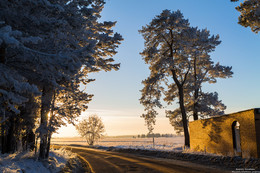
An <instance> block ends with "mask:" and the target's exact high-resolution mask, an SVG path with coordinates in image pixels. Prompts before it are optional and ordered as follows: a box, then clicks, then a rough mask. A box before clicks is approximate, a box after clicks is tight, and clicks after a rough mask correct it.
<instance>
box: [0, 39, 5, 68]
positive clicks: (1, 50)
mask: <svg viewBox="0 0 260 173" xmlns="http://www.w3.org/2000/svg"><path fill="white" fill-rule="evenodd" d="M5 54H6V48H5V46H4V45H3V44H2V45H1V47H0V63H2V64H5V61H6V59H5Z"/></svg>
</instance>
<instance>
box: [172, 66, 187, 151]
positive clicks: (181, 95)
mask: <svg viewBox="0 0 260 173" xmlns="http://www.w3.org/2000/svg"><path fill="white" fill-rule="evenodd" d="M188 73H189V70H188V71H187V73H186V75H185V77H184V80H183V81H182V83H180V81H179V80H178V79H177V75H176V72H175V70H174V69H173V70H172V77H173V80H174V82H175V84H176V85H177V87H178V94H179V104H180V110H181V116H182V125H183V132H184V145H185V146H186V147H190V134H189V129H188V120H187V114H186V110H185V106H184V90H183V87H184V83H185V80H186V77H187V74H188Z"/></svg>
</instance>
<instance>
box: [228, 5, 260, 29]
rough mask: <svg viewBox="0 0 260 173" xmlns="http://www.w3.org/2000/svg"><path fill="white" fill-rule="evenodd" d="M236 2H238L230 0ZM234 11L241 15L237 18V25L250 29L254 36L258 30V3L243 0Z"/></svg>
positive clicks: (259, 20)
mask: <svg viewBox="0 0 260 173" xmlns="http://www.w3.org/2000/svg"><path fill="white" fill-rule="evenodd" d="M231 1H232V2H236V1H239V0H231ZM236 10H237V11H239V12H240V13H241V15H240V16H239V18H238V24H240V25H242V26H244V27H250V28H251V30H252V31H253V32H255V33H256V34H257V33H258V32H259V30H260V1H259V0H245V1H244V2H243V3H240V5H239V6H237V7H236Z"/></svg>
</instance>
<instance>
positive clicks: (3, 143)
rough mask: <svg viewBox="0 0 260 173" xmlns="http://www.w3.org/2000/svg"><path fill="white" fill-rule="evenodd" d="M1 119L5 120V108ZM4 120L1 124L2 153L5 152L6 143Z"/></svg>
mask: <svg viewBox="0 0 260 173" xmlns="http://www.w3.org/2000/svg"><path fill="white" fill-rule="evenodd" d="M3 120H5V108H4V110H3ZM6 141H7V140H6V121H4V122H3V123H2V124H1V145H2V148H1V149H2V154H4V153H6V150H7V149H6V148H7V144H6Z"/></svg>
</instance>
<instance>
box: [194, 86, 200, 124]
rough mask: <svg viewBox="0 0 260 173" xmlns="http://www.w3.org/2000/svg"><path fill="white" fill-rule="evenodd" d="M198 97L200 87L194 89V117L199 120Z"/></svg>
mask: <svg viewBox="0 0 260 173" xmlns="http://www.w3.org/2000/svg"><path fill="white" fill-rule="evenodd" d="M198 97H199V89H197V88H196V89H195V91H194V100H195V102H194V105H193V119H194V120H198V119H199V115H198Z"/></svg>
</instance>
